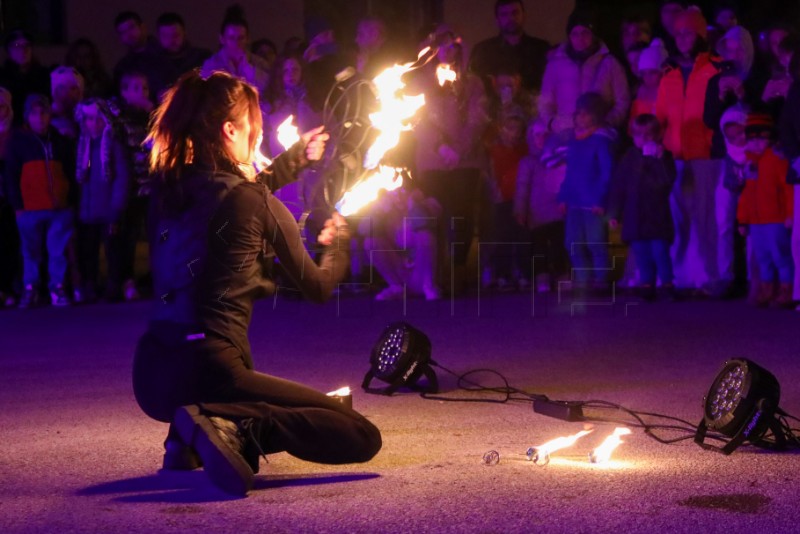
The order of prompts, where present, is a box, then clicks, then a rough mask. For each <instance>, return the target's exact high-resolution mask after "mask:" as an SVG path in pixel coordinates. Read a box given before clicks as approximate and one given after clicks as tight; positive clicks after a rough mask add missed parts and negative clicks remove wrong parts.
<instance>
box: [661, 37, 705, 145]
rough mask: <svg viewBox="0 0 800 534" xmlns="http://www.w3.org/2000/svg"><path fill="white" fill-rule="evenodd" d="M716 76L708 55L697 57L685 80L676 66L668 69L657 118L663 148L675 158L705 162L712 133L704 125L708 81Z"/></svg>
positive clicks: (663, 80) (662, 82) (662, 80)
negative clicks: (661, 128)
mask: <svg viewBox="0 0 800 534" xmlns="http://www.w3.org/2000/svg"><path fill="white" fill-rule="evenodd" d="M715 74H717V66H716V65H715V64H714V63H713V62H712V61H711V56H710V55H709V54H708V53H706V52H702V53H700V54H698V55H697V58H696V59H695V62H694V67H693V68H692V72H691V73H690V74H689V78H688V80H684V78H683V72H681V69H680V68H679V67H677V66H671V67H669V68H668V70H667V71H666V73H665V74H664V77H663V78H662V79H661V85H659V86H658V96H657V97H656V117H658V120H659V121H661V123H662V124H663V125H664V128H665V129H664V147H665V148H666V149H667V150H669V151H670V152H671V153H672V154H673V156H674V157H675V159H682V160H693V159H708V158H709V156H710V154H711V138H712V135H713V132H712V130H711V129H710V128H709V127H708V126H706V124H705V123H704V122H703V111H704V109H705V102H706V89H707V87H708V82H709V80H711V78H712V77H713V76H714V75H715Z"/></svg>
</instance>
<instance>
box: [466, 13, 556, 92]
mask: <svg viewBox="0 0 800 534" xmlns="http://www.w3.org/2000/svg"><path fill="white" fill-rule="evenodd" d="M494 16H495V21H496V22H497V28H498V30H500V34H499V35H497V36H495V37H491V38H489V39H486V40H484V41H481V42H479V43H478V44H476V45H475V47H474V48H473V49H472V55H471V56H470V60H469V70H470V72H472V73H474V74H477V75H478V76H480V77H481V78H482V79H483V81H484V83H485V84H486V89H487V91H488V90H489V83H490V80H489V77H490V76H492V75H493V74H494V73H495V72H496V69H497V68H498V67H500V66H502V65H507V64H508V63H511V65H510V67H511V68H512V70H518V71H519V72H520V73H521V75H522V86H523V87H524V88H525V89H527V90H529V91H538V90H539V88H540V87H541V86H542V76H543V74H544V68H545V63H546V62H547V53H548V52H549V51H550V43H548V42H547V41H544V40H542V39H538V38H536V37H532V36H530V35H528V34H526V33H525V29H524V27H525V6H524V4H523V3H522V0H497V1H496V2H495V4H494Z"/></svg>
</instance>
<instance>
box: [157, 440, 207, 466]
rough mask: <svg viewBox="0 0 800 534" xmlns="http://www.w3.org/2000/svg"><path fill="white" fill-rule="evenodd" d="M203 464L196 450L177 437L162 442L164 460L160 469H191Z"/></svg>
mask: <svg viewBox="0 0 800 534" xmlns="http://www.w3.org/2000/svg"><path fill="white" fill-rule="evenodd" d="M202 466H203V461H202V460H201V459H200V456H198V455H197V452H196V451H195V450H194V449H193V448H191V447H189V446H188V445H186V444H185V443H184V442H183V441H180V440H178V439H167V442H166V443H165V444H164V462H163V464H162V466H161V467H162V469H164V470H166V471H193V470H195V469H197V468H199V467H202Z"/></svg>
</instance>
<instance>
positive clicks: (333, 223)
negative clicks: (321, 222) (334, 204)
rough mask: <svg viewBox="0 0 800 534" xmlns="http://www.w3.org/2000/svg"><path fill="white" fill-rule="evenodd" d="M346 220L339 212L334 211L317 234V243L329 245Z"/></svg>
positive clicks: (345, 223)
mask: <svg viewBox="0 0 800 534" xmlns="http://www.w3.org/2000/svg"><path fill="white" fill-rule="evenodd" d="M346 226H347V221H346V220H345V218H344V217H342V216H341V215H340V214H339V212H337V211H334V212H333V215H332V216H331V218H330V219H328V220H327V221H325V226H323V227H322V231H321V232H320V233H319V235H318V236H317V243H319V244H320V245H323V246H326V247H327V246H330V245H331V244H332V243H333V240H334V239H336V236H337V234H338V233H339V228H342V227H346Z"/></svg>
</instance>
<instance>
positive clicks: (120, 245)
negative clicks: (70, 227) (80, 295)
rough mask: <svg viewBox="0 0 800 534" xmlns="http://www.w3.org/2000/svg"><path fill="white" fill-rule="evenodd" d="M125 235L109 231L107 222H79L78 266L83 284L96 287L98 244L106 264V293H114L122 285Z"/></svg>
mask: <svg viewBox="0 0 800 534" xmlns="http://www.w3.org/2000/svg"><path fill="white" fill-rule="evenodd" d="M125 238H126V236H124V235H122V234H121V233H119V232H117V233H115V234H111V233H110V232H109V224H107V223H96V224H93V223H80V224H79V225H78V268H79V271H80V275H81V276H80V277H81V280H82V281H83V283H84V284H86V285H91V286H92V289H97V287H96V286H97V281H98V276H99V273H100V245H101V244H102V245H103V248H104V250H105V253H106V263H107V265H108V279H107V281H106V287H107V293H109V294H116V293H118V292H119V291H120V288H121V287H122V282H123V278H122V269H123V253H124V249H125V247H126V246H127V243H126V240H125Z"/></svg>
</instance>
